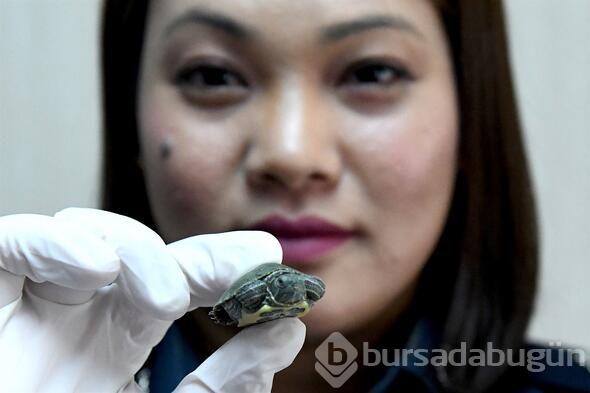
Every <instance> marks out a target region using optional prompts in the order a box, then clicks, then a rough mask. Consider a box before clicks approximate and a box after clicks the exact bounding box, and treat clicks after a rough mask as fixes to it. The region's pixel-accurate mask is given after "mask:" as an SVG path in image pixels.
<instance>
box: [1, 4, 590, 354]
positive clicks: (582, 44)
mask: <svg viewBox="0 0 590 393" xmlns="http://www.w3.org/2000/svg"><path fill="white" fill-rule="evenodd" d="M505 3H506V4H507V10H508V16H509V27H510V33H511V40H512V41H511V45H512V55H513V64H514V71H515V76H516V79H517V89H518V95H519V99H520V102H521V110H522V115H523V120H524V124H525V128H526V138H527V142H528V150H529V152H530V156H531V161H532V162H531V163H532V169H533V175H534V180H535V186H536V190H537V192H538V197H539V208H540V216H541V231H542V240H543V247H542V258H543V269H542V282H541V294H540V297H539V301H538V312H537V313H536V315H535V318H534V320H533V323H532V325H531V328H530V332H529V334H530V336H531V337H532V338H534V339H537V340H543V341H562V342H563V344H564V345H570V346H582V347H586V348H588V349H590V285H589V284H590V259H589V257H588V254H589V253H590V209H588V206H587V205H588V203H589V202H590V176H589V175H588V170H589V169H590V152H589V151H590V129H589V127H588V125H587V122H588V121H587V119H588V111H590V76H589V75H588V74H589V72H588V70H590V40H589V39H588V37H590V24H588V21H590V0H562V1H559V2H557V1H554V0H506V1H505ZM0 5H1V8H2V12H1V13H0V59H1V61H0V215H5V214H11V213H18V212H37V213H47V214H51V213H53V212H55V211H57V210H59V209H62V208H64V207H68V206H88V207H96V206H97V205H98V198H97V196H98V194H97V193H98V178H97V175H98V170H99V159H100V146H99V142H100V138H99V131H98V130H99V128H100V127H99V115H98V112H99V108H100V104H99V100H98V81H97V76H98V70H97V59H98V57H97V53H98V51H97V42H98V34H97V23H98V16H99V13H98V11H99V1H96V0H0Z"/></svg>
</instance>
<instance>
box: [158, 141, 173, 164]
mask: <svg viewBox="0 0 590 393" xmlns="http://www.w3.org/2000/svg"><path fill="white" fill-rule="evenodd" d="M159 152H160V158H161V159H162V160H168V159H169V158H170V157H171V156H172V142H171V141H170V140H169V139H165V140H163V141H162V142H161V143H160V149H159Z"/></svg>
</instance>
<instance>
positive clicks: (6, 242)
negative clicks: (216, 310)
mask: <svg viewBox="0 0 590 393" xmlns="http://www.w3.org/2000/svg"><path fill="white" fill-rule="evenodd" d="M280 260H281V248H280V245H279V243H278V241H277V240H276V239H275V238H274V237H272V236H271V235H269V234H266V233H264V232H256V231H240V232H228V233H223V234H214V235H202V236H194V237H190V238H187V239H184V240H181V241H178V242H175V243H172V244H169V245H165V244H164V242H163V241H162V240H161V239H160V237H159V236H158V235H157V234H156V233H154V232H153V231H151V230H150V229H149V228H147V227H146V226H144V225H142V224H140V223H139V222H137V221H134V220H132V219H130V218H128V217H123V216H120V215H116V214H113V213H108V212H104V211H100V210H92V209H66V210H64V211H62V212H60V213H58V214H57V215H56V216H55V217H47V216H41V215H13V216H6V217H2V218H0V390H1V391H2V392H3V393H12V392H15V393H16V392H18V393H23V392H59V393H67V392H100V393H105V392H107V393H108V392H139V391H140V389H139V387H138V386H137V385H136V384H135V383H134V382H133V374H134V373H135V372H137V370H139V368H140V367H141V365H142V364H143V362H144V361H145V360H146V358H147V356H148V354H149V352H150V350H151V348H152V347H153V346H154V345H156V344H157V343H158V342H159V341H160V340H161V339H162V337H163V336H164V333H165V332H166V330H167V329H168V327H169V326H170V325H171V323H172V321H174V320H175V319H177V318H179V317H180V316H182V315H183V314H185V313H186V312H187V311H190V310H193V309H195V308H197V307H201V306H211V305H213V304H214V303H215V302H216V301H217V299H218V298H219V297H220V296H221V294H222V292H223V291H224V290H225V289H226V288H227V287H228V286H229V285H230V284H231V283H232V282H233V281H234V280H235V279H237V278H238V277H239V276H240V275H241V274H243V273H244V272H246V271H248V270H250V269H252V268H253V267H255V266H257V265H259V264H261V263H265V262H278V261H280ZM304 336H305V328H304V325H303V323H301V322H300V321H299V320H297V319H284V320H279V321H273V322H269V323H266V324H262V325H259V326H254V327H251V328H248V329H244V330H243V331H242V332H240V333H239V334H237V335H236V336H235V337H234V338H233V339H231V340H230V341H229V342H228V343H227V344H225V345H224V346H223V347H221V348H220V349H219V350H218V351H217V352H216V353H215V354H213V355H212V356H211V357H210V358H209V359H207V360H206V361H205V362H204V363H203V364H202V365H201V367H199V368H198V369H197V370H196V371H195V372H193V373H192V374H190V375H189V376H187V377H186V378H185V379H184V380H183V381H182V383H181V384H180V385H179V386H178V388H177V390H176V391H177V392H188V391H190V392H197V393H198V392H229V393H234V392H236V393H237V392H270V389H271V386H272V379H273V376H274V373H275V372H277V371H279V370H281V369H283V368H285V367H286V366H288V365H289V364H290V363H291V362H292V361H293V359H294V357H295V356H296V354H297V353H298V352H299V350H300V349H301V347H302V345H303V340H304Z"/></svg>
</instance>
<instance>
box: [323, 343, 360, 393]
mask: <svg viewBox="0 0 590 393" xmlns="http://www.w3.org/2000/svg"><path fill="white" fill-rule="evenodd" d="M357 355H358V351H357V350H356V348H355V347H354V346H353V345H352V344H351V343H350V342H348V340H347V339H346V338H344V336H343V335H342V334H340V333H338V332H336V333H332V334H331V335H330V336H329V337H328V338H327V339H326V340H325V341H324V342H323V343H322V344H321V345H320V346H319V347H318V348H317V349H316V351H315V357H316V358H317V359H318V361H317V362H316V363H315V369H316V371H317V372H318V373H319V374H320V375H321V376H322V377H323V378H324V379H325V380H326V381H327V382H328V383H329V384H330V386H332V387H333V388H339V387H340V386H342V385H343V384H344V382H346V381H347V380H348V379H349V378H350V377H351V376H352V374H354V373H355V372H356V370H358V364H357V363H356V362H355V361H354V360H355V359H356V357H357Z"/></svg>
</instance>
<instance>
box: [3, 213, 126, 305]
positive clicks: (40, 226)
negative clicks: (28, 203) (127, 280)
mask: <svg viewBox="0 0 590 393" xmlns="http://www.w3.org/2000/svg"><path fill="white" fill-rule="evenodd" d="M2 270H3V271H5V272H8V273H10V274H2V276H0V280H2V281H1V282H0V286H2V287H4V288H5V290H4V291H3V292H4V293H3V295H2V298H3V299H0V301H2V303H0V306H1V305H4V304H6V303H7V302H8V301H9V300H10V299H11V298H12V300H15V299H16V298H18V297H19V296H20V293H21V291H22V279H21V280H20V283H19V280H18V279H17V278H15V277H14V276H20V277H27V278H28V279H30V280H31V281H34V282H36V283H44V282H50V283H53V284H56V285H57V286H58V287H61V288H62V289H61V290H62V291H64V292H66V294H65V297H67V292H68V291H69V290H74V292H77V293H79V291H90V293H92V291H94V290H96V289H98V288H101V287H103V286H105V285H108V284H110V283H111V282H113V280H115V278H116V277H117V274H118V272H119V258H118V257H117V255H116V254H115V253H114V252H113V251H112V249H111V248H110V247H109V246H108V245H107V244H106V243H104V242H103V241H102V240H101V239H100V238H97V237H95V236H92V235H89V234H88V233H85V232H80V231H78V230H77V229H75V228H72V227H71V226H69V225H65V224H63V223H60V222H58V221H57V220H55V219H54V218H53V217H48V216H42V215H35V214H17V215H11V216H5V217H0V271H2Z"/></svg>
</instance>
